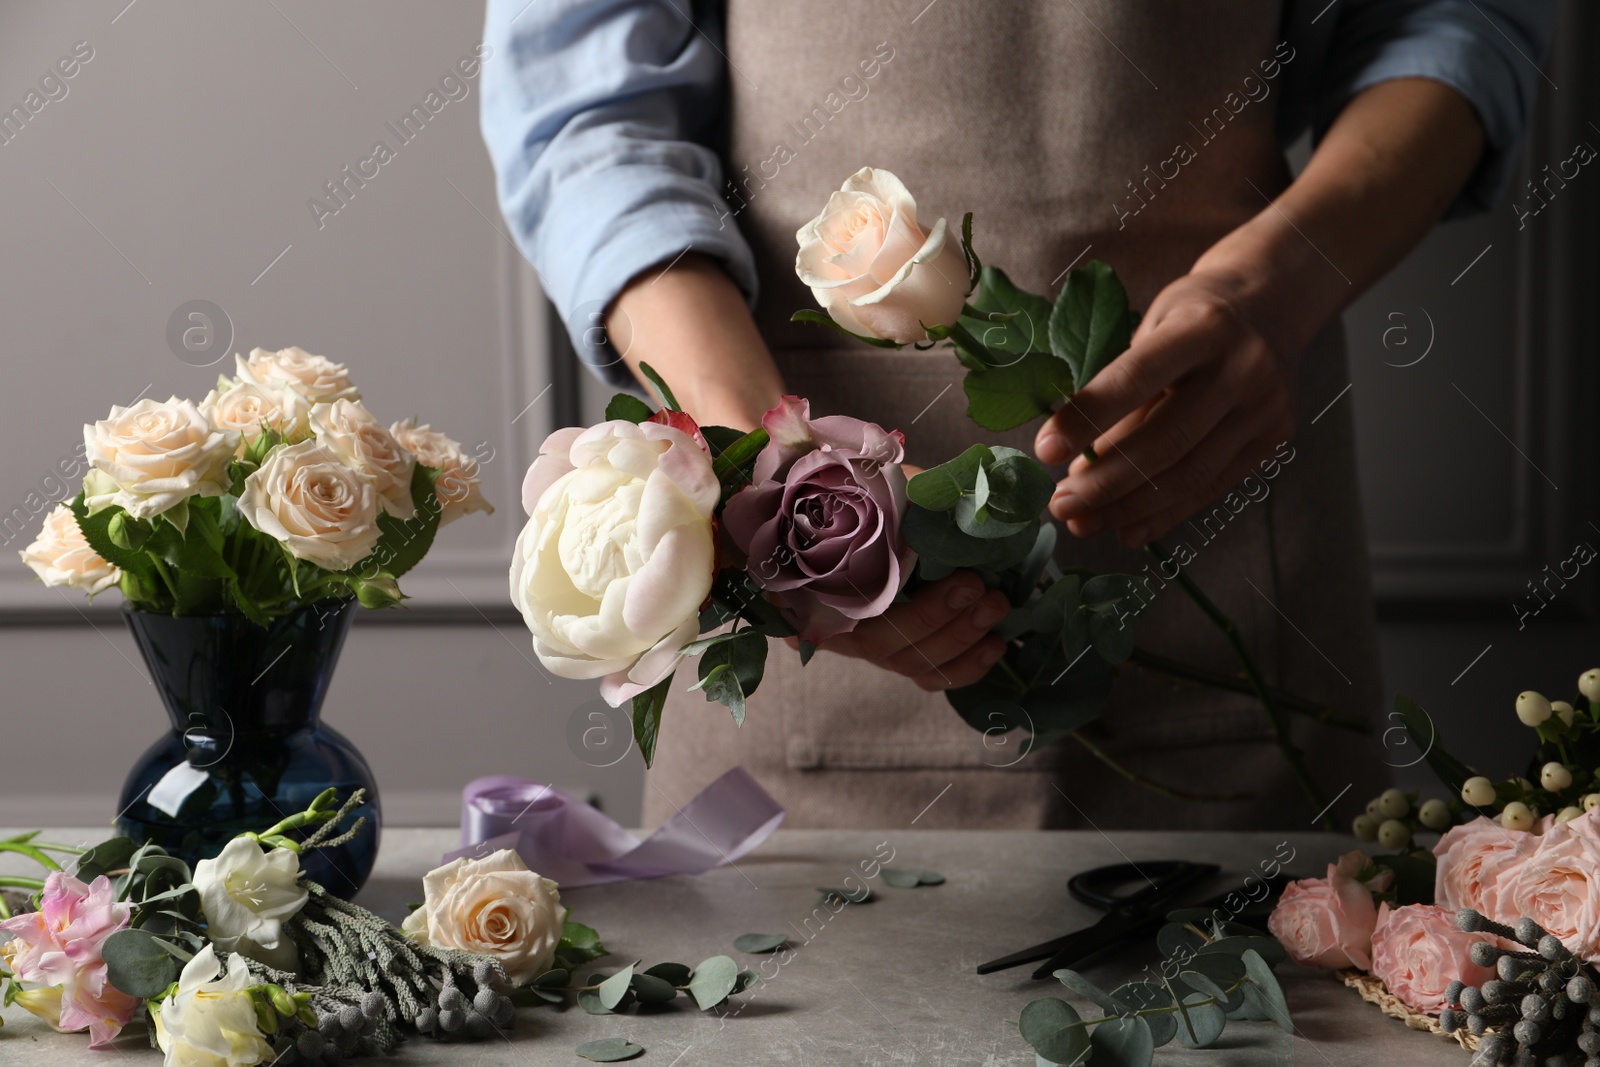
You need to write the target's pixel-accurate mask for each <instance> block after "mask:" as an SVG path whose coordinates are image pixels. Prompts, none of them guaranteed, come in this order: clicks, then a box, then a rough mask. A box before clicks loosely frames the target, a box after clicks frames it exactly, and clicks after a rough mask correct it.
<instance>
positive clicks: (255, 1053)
mask: <svg viewBox="0 0 1600 1067" xmlns="http://www.w3.org/2000/svg"><path fill="white" fill-rule="evenodd" d="M219 971H221V972H222V976H221V978H220V979H219V978H218V972H219ZM252 981H253V980H252V979H251V977H250V970H249V968H248V967H246V966H245V962H244V957H243V956H240V955H238V954H237V953H235V954H234V955H233V956H230V957H229V958H228V966H227V969H226V970H223V968H222V965H221V964H220V963H218V962H217V950H216V949H215V948H214V947H212V946H211V945H207V946H206V947H205V948H203V949H201V950H200V951H199V952H197V953H195V955H194V958H193V959H191V960H190V961H189V962H188V963H186V964H184V965H183V973H182V974H180V975H179V976H178V989H177V992H175V993H173V994H172V996H170V997H168V998H167V999H166V1000H163V1001H161V1002H160V1004H152V1010H151V1013H150V1014H151V1018H152V1019H153V1020H154V1022H155V1030H156V1043H157V1044H158V1045H160V1046H161V1051H162V1052H165V1053H166V1054H167V1058H166V1063H167V1067H254V1065H255V1064H258V1063H268V1062H270V1061H271V1060H272V1046H271V1045H270V1044H268V1043H267V1039H266V1038H265V1037H263V1036H262V1034H261V1028H260V1026H259V1025H258V1024H257V1023H256V1009H255V1005H254V1004H252V1003H251V999H250V994H249V993H248V992H246V990H247V989H248V988H249V987H250V985H251V983H252Z"/></svg>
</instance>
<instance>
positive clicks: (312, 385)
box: [233, 345, 361, 404]
mask: <svg viewBox="0 0 1600 1067" xmlns="http://www.w3.org/2000/svg"><path fill="white" fill-rule="evenodd" d="M233 364H234V367H235V369H236V370H237V372H238V375H239V378H240V380H241V381H246V382H249V383H250V384H252V385H286V386H288V387H289V388H290V389H293V390H294V391H295V392H297V393H299V394H300V395H301V396H303V397H305V398H306V400H308V401H309V402H311V403H313V404H331V403H333V402H334V401H335V400H360V399H361V390H359V389H357V388H356V387H355V386H354V385H352V384H350V372H349V371H348V370H347V369H345V365H344V364H343V363H335V362H334V361H333V360H331V359H328V358H327V357H326V356H314V355H312V354H311V353H310V352H307V351H306V350H305V349H303V348H300V347H299V346H297V345H291V346H290V347H288V348H284V349H280V350H279V351H277V352H268V351H267V350H266V349H265V348H252V349H251V350H250V358H249V359H246V358H245V357H244V356H240V355H235V356H234V357H233Z"/></svg>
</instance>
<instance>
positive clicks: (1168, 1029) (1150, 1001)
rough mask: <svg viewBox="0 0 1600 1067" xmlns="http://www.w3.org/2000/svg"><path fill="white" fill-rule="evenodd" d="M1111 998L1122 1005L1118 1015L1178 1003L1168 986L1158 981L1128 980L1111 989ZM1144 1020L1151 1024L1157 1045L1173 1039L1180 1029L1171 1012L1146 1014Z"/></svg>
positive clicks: (1152, 1037)
mask: <svg viewBox="0 0 1600 1067" xmlns="http://www.w3.org/2000/svg"><path fill="white" fill-rule="evenodd" d="M1111 999H1112V1000H1114V1001H1116V1002H1117V1003H1118V1004H1119V1005H1120V1006H1121V1007H1120V1008H1119V1010H1118V1011H1117V1012H1115V1013H1114V1014H1118V1015H1121V1014H1124V1013H1126V1012H1131V1011H1149V1010H1150V1009H1152V1008H1171V1007H1175V1006H1176V1004H1177V1002H1176V1001H1175V1000H1173V998H1172V994H1171V993H1170V992H1168V990H1167V988H1166V987H1165V986H1163V985H1160V984H1158V983H1156V982H1128V983H1126V984H1124V985H1120V986H1118V987H1117V988H1115V989H1113V990H1112V991H1111ZM1108 1014H1113V1013H1108ZM1144 1020H1145V1022H1146V1023H1148V1024H1149V1026H1150V1036H1151V1039H1152V1040H1153V1041H1154V1042H1155V1044H1156V1045H1157V1047H1159V1046H1161V1045H1165V1044H1166V1043H1167V1042H1168V1041H1171V1040H1172V1035H1173V1034H1174V1033H1176V1032H1177V1029H1178V1024H1177V1023H1175V1022H1174V1021H1173V1019H1172V1013H1171V1012H1164V1013H1162V1014H1160V1015H1146V1016H1144Z"/></svg>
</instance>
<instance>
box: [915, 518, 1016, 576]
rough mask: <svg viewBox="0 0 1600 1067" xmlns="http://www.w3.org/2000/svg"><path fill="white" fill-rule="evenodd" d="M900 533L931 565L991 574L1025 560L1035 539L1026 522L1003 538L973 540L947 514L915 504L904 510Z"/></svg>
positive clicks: (974, 538) (975, 538)
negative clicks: (985, 571)
mask: <svg viewBox="0 0 1600 1067" xmlns="http://www.w3.org/2000/svg"><path fill="white" fill-rule="evenodd" d="M1035 521H1037V520H1035ZM901 531H902V533H903V534H904V536H905V539H906V543H907V544H908V545H910V546H911V547H912V548H913V549H914V550H915V551H916V552H917V554H918V555H919V556H922V557H923V558H925V559H927V560H929V561H931V562H933V563H936V564H942V565H945V566H949V567H974V568H980V569H987V570H994V571H1003V570H1005V569H1007V568H1008V567H1012V566H1014V565H1016V564H1018V563H1020V562H1022V561H1023V560H1025V559H1027V558H1028V553H1029V552H1030V551H1032V549H1033V542H1034V540H1035V538H1036V536H1037V531H1036V528H1035V526H1034V524H1033V523H1031V522H1030V523H1028V524H1026V525H1025V526H1024V527H1023V528H1022V529H1021V530H1019V531H1017V532H1015V533H1012V534H1008V535H1007V536H1005V537H999V538H992V539H991V538H980V537H973V536H971V535H970V534H967V533H966V532H964V531H963V530H962V529H961V528H960V527H959V526H958V525H957V524H956V521H955V517H954V515H952V514H951V513H949V512H943V511H929V510H928V509H927V508H924V507H922V506H920V505H918V504H910V505H908V506H907V507H906V511H905V516H904V518H903V519H902V520H901Z"/></svg>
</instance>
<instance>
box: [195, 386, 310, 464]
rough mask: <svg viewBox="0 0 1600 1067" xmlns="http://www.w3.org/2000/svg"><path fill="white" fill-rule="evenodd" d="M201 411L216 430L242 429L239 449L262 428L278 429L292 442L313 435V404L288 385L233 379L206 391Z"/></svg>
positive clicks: (257, 434)
mask: <svg viewBox="0 0 1600 1067" xmlns="http://www.w3.org/2000/svg"><path fill="white" fill-rule="evenodd" d="M200 411H201V413H202V414H203V415H205V417H206V418H208V419H210V420H211V425H213V426H215V427H216V428H217V429H219V430H237V431H239V437H240V439H241V440H240V444H239V448H240V451H243V450H244V447H245V444H246V443H247V442H249V441H250V440H251V439H252V438H254V437H257V436H259V435H260V434H261V432H262V428H263V427H265V428H268V429H273V430H277V431H278V432H279V433H281V434H283V437H284V440H286V441H289V442H291V443H292V442H296V441H304V440H305V439H306V438H307V437H310V436H311V422H310V417H311V404H310V402H309V401H307V400H306V398H305V397H303V396H301V395H300V394H299V393H297V392H295V391H294V390H293V389H290V388H289V387H288V386H286V385H255V384H253V383H251V382H246V381H238V382H234V383H232V384H231V385H229V386H228V388H226V389H223V390H217V389H213V390H211V392H209V393H207V394H206V398H205V399H204V400H202V401H200Z"/></svg>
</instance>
